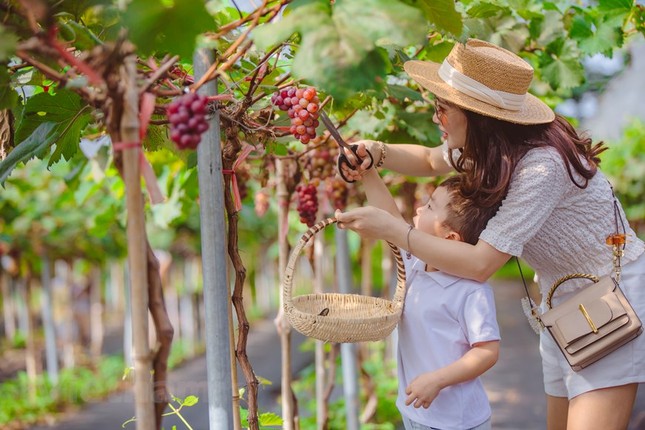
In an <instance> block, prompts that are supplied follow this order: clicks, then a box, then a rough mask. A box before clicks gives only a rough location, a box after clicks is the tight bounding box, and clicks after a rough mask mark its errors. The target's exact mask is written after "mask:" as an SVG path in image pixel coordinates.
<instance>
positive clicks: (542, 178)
mask: <svg viewBox="0 0 645 430" xmlns="http://www.w3.org/2000/svg"><path fill="white" fill-rule="evenodd" d="M513 176H514V178H513V180H514V182H515V181H517V180H522V181H529V182H531V183H533V182H536V181H537V182H544V183H545V184H550V183H552V181H556V182H564V181H565V180H566V179H567V178H568V174H567V166H566V164H565V162H564V160H563V159H562V156H561V155H560V153H559V152H558V150H557V149H555V148H552V147H549V146H542V147H535V148H531V149H530V150H528V151H527V152H526V154H525V155H524V157H522V159H521V160H520V161H519V163H518V164H517V166H516V167H515V172H514V175H513Z"/></svg>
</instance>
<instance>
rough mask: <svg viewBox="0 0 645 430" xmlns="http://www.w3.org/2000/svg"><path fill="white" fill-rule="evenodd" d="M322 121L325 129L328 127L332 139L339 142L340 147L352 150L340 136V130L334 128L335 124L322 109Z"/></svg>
mask: <svg viewBox="0 0 645 430" xmlns="http://www.w3.org/2000/svg"><path fill="white" fill-rule="evenodd" d="M319 112H320V119H321V120H322V122H323V124H324V125H325V127H327V130H329V133H330V134H331V135H332V137H333V138H334V139H335V140H336V142H338V144H339V145H340V146H342V147H343V148H348V149H349V148H350V146H349V145H348V144H347V142H345V139H343V137H342V136H341V135H340V133H339V132H338V129H337V128H336V127H334V123H333V122H331V120H330V119H329V117H328V116H327V114H326V113H325V112H324V111H323V110H322V109H321V110H320V111H319Z"/></svg>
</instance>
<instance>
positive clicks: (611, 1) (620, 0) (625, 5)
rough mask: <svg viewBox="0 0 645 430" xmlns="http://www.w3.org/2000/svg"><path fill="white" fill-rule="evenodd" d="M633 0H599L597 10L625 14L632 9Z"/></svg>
mask: <svg viewBox="0 0 645 430" xmlns="http://www.w3.org/2000/svg"><path fill="white" fill-rule="evenodd" d="M633 5H634V2H633V0H600V1H599V2H598V10H600V11H603V12H617V13H623V14H627V13H629V12H630V11H631V10H632V7H633Z"/></svg>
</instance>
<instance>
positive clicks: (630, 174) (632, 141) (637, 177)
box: [601, 120, 645, 233]
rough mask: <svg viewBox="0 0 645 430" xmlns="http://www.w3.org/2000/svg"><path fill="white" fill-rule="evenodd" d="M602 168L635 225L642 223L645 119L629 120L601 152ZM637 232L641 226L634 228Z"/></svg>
mask: <svg viewBox="0 0 645 430" xmlns="http://www.w3.org/2000/svg"><path fill="white" fill-rule="evenodd" d="M601 158H602V163H601V168H602V171H603V172H604V173H605V174H607V176H608V177H609V179H610V181H611V182H612V184H613V186H614V190H615V192H616V194H617V196H618V198H619V200H620V202H621V203H622V205H623V207H624V209H625V214H626V215H627V218H628V219H629V220H630V223H632V224H633V226H634V228H636V229H643V228H644V227H645V225H644V224H645V180H643V178H645V123H643V121H641V120H633V121H632V123H631V124H630V125H629V126H628V127H627V128H625V131H624V134H623V137H622V139H620V140H619V141H618V142H614V143H612V144H610V145H609V149H608V150H607V151H605V152H603V153H602V154H601ZM638 232H639V233H643V232H645V230H643V231H641V230H638Z"/></svg>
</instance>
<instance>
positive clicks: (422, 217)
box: [412, 186, 450, 238]
mask: <svg viewBox="0 0 645 430" xmlns="http://www.w3.org/2000/svg"><path fill="white" fill-rule="evenodd" d="M449 203H450V195H449V194H448V190H447V188H446V187H441V186H439V187H437V188H436V189H435V190H434V192H433V193H432V196H430V199H429V200H428V202H427V203H426V204H424V205H421V206H419V207H418V208H417V214H416V216H415V217H414V218H412V221H413V222H414V226H415V227H416V228H417V229H418V230H421V231H422V232H424V233H428V234H431V235H433V236H437V237H442V238H446V236H447V235H448V234H449V233H450V230H449V229H448V228H447V227H446V226H445V224H444V222H445V221H446V217H447V216H448V212H447V209H446V208H447V206H448V204H449Z"/></svg>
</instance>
